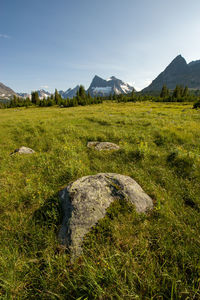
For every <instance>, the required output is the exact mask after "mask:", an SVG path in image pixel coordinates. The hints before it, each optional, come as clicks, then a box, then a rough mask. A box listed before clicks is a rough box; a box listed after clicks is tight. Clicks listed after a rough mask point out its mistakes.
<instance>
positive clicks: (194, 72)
mask: <svg viewBox="0 0 200 300" xmlns="http://www.w3.org/2000/svg"><path fill="white" fill-rule="evenodd" d="M164 84H165V85H166V86H167V87H168V88H169V89H174V88H175V87H176V85H177V84H178V85H182V86H186V85H187V86H188V88H189V89H200V60H196V61H192V62H190V63H187V62H186V60H185V59H184V58H183V57H182V56H181V55H178V56H177V57H176V58H175V59H173V60H172V62H171V63H170V64H169V65H168V66H167V67H166V68H165V69H164V71H163V72H161V73H160V74H159V75H158V76H157V77H156V78H155V79H154V80H153V81H152V83H151V84H150V85H149V86H148V87H146V88H144V89H143V90H142V92H144V93H146V92H154V91H160V90H161V89H162V86H163V85H164ZM79 87H80V86H79V85H77V86H76V87H75V88H73V89H71V88H69V89H68V90H66V91H63V90H61V91H59V94H60V95H61V97H62V98H73V97H74V96H75V95H76V93H77V90H78V89H79ZM132 90H134V91H135V89H134V87H133V86H131V85H129V84H128V83H125V82H123V81H122V80H120V79H118V78H116V77H114V76H112V77H110V78H109V79H107V80H106V79H103V78H101V77H99V76H97V75H95V76H94V78H93V80H92V82H91V84H90V86H89V88H88V90H87V92H89V93H90V95H91V96H108V95H110V94H114V93H115V94H129V93H131V92H132ZM38 94H39V97H40V98H44V97H45V98H47V97H48V96H50V95H51V93H49V92H48V91H45V90H38ZM13 95H16V93H15V92H14V91H13V90H12V89H10V88H9V87H7V86H5V85H4V84H3V83H0V98H1V99H9V98H11V97H12V96H13ZM18 95H19V96H20V97H23V98H26V97H30V94H27V93H18Z"/></svg>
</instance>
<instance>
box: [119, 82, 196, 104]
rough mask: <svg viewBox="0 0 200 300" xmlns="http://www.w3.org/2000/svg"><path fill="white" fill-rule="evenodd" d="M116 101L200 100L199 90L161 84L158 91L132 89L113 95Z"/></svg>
mask: <svg viewBox="0 0 200 300" xmlns="http://www.w3.org/2000/svg"><path fill="white" fill-rule="evenodd" d="M115 98H116V100H117V102H138V101H154V102H195V103H199V102H200V91H199V90H196V91H189V89H188V87H187V86H185V87H183V86H181V85H177V86H176V87H175V89H174V90H172V91H171V90H169V89H168V88H167V86H166V85H163V87H162V89H161V91H160V93H157V94H155V93H151V94H147V93H146V94H143V93H141V92H134V91H132V93H131V94H129V95H117V96H115Z"/></svg>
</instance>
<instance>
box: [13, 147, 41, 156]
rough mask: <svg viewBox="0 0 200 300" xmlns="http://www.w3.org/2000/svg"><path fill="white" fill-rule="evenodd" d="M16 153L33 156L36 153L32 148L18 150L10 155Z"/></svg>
mask: <svg viewBox="0 0 200 300" xmlns="http://www.w3.org/2000/svg"><path fill="white" fill-rule="evenodd" d="M14 153H19V154H32V153H35V151H34V150H33V149H31V148H28V147H24V146H22V147H20V148H18V149H15V150H14V152H12V153H11V154H10V155H12V154H14Z"/></svg>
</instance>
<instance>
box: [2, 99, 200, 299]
mask: <svg viewBox="0 0 200 300" xmlns="http://www.w3.org/2000/svg"><path fill="white" fill-rule="evenodd" d="M96 140H98V141H110V142H114V143H117V144H119V145H120V147H121V149H120V150H119V151H116V152H104V151H102V152H97V151H95V150H93V149H88V148H87V147H86V145H87V142H88V141H96ZM20 146H27V147H30V148H32V149H34V150H35V151H36V153H35V154H33V155H17V154H15V155H12V156H10V153H11V152H12V151H13V150H14V149H16V148H19V147H20ZM100 172H113V173H120V174H124V175H128V176H131V177H132V178H133V179H135V180H136V181H137V182H138V183H139V184H140V185H141V186H142V188H143V189H144V191H145V192H146V193H147V194H148V195H149V196H151V197H152V199H153V201H154V210H153V211H152V212H150V213H148V214H147V215H137V214H136V213H135V211H134V208H133V207H131V206H130V205H129V204H127V203H120V202H116V203H115V204H114V205H112V206H111V207H110V208H109V210H108V214H107V216H106V217H105V218H104V219H103V220H101V221H100V222H99V224H98V225H97V226H96V227H95V228H94V229H93V230H92V231H91V233H90V234H88V235H87V236H86V238H85V242H84V253H83V256H81V257H80V258H79V259H77V261H76V262H75V263H74V264H73V265H71V264H70V262H69V255H68V253H67V252H66V251H65V250H64V249H63V248H62V247H61V246H60V245H59V243H58V240H57V233H58V230H59V228H60V223H61V211H60V205H59V198H58V192H59V190H60V189H61V188H62V187H63V186H65V185H67V184H68V183H69V182H71V181H74V180H76V179H78V178H79V177H82V176H86V175H91V174H97V173H100ZM0 299H19V300H22V299H55V300H56V299H77V300H78V299H79V300H86V299H200V110H194V109H192V104H183V103H178V104H177V103H171V104H168V103H151V102H145V103H126V104H123V103H121V104H117V103H109V102H105V103H103V104H99V105H92V106H85V107H74V108H59V107H49V108H27V109H26V108H21V109H4V110H3V109H2V110H0Z"/></svg>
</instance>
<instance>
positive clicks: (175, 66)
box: [142, 55, 200, 92]
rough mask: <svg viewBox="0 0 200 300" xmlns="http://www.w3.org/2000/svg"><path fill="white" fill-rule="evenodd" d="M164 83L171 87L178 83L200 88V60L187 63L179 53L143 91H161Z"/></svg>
mask: <svg viewBox="0 0 200 300" xmlns="http://www.w3.org/2000/svg"><path fill="white" fill-rule="evenodd" d="M164 84H165V85H166V86H167V87H168V88H169V89H174V88H175V87H176V85H182V86H186V85H187V86H188V88H190V89H200V60H196V61H192V62H190V63H188V64H187V62H186V60H185V59H184V58H183V57H182V56H181V55H178V56H177V57H176V58H175V59H174V60H173V61H172V62H171V63H170V64H169V65H168V66H167V67H166V69H165V70H164V71H163V72H162V73H160V74H159V75H158V76H157V77H156V78H155V79H154V80H153V81H152V83H151V84H150V85H149V86H148V87H146V88H144V89H143V90H142V92H153V91H160V90H161V89H162V86H163V85H164Z"/></svg>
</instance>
